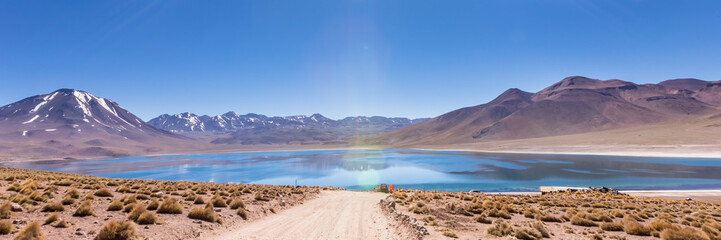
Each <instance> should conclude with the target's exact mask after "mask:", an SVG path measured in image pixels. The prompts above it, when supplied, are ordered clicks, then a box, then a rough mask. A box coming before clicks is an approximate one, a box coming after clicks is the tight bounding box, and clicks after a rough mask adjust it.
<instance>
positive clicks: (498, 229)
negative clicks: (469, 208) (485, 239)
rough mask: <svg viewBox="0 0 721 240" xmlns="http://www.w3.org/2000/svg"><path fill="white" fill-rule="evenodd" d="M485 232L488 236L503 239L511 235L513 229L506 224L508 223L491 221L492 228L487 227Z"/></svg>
mask: <svg viewBox="0 0 721 240" xmlns="http://www.w3.org/2000/svg"><path fill="white" fill-rule="evenodd" d="M487 232H488V234H490V235H493V236H496V237H503V236H507V235H511V234H512V233H513V228H512V227H511V225H510V224H508V222H506V221H503V220H500V219H499V220H496V221H493V226H491V227H489V228H488V230H487Z"/></svg>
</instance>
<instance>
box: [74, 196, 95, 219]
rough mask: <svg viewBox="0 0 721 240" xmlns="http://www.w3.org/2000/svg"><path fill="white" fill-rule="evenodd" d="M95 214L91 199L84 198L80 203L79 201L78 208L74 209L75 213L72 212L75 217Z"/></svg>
mask: <svg viewBox="0 0 721 240" xmlns="http://www.w3.org/2000/svg"><path fill="white" fill-rule="evenodd" d="M91 215H92V216H95V212H94V211H93V201H92V200H85V201H83V202H82V203H80V206H78V209H77V210H75V213H73V216H76V217H85V216H91Z"/></svg>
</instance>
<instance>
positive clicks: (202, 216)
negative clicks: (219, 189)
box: [188, 206, 223, 223]
mask: <svg viewBox="0 0 721 240" xmlns="http://www.w3.org/2000/svg"><path fill="white" fill-rule="evenodd" d="M188 217H189V218H191V219H198V220H203V221H207V222H217V223H223V220H222V219H220V218H219V217H218V216H217V215H216V214H215V210H214V209H213V207H212V206H208V207H205V208H193V209H191V210H190V213H188Z"/></svg>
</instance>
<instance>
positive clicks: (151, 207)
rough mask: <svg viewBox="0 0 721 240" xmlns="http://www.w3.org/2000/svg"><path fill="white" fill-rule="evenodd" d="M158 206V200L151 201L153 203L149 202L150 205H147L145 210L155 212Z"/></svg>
mask: <svg viewBox="0 0 721 240" xmlns="http://www.w3.org/2000/svg"><path fill="white" fill-rule="evenodd" d="M158 205H160V203H159V202H158V199H153V201H151V202H150V204H148V208H147V209H148V210H157V209H158Z"/></svg>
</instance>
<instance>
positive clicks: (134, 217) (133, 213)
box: [128, 203, 148, 222]
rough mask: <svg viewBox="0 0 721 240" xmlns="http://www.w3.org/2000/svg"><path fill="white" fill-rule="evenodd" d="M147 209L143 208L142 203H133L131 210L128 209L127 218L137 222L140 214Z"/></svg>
mask: <svg viewBox="0 0 721 240" xmlns="http://www.w3.org/2000/svg"><path fill="white" fill-rule="evenodd" d="M147 211H148V210H145V206H143V204H142V203H138V204H135V207H133V210H132V211H130V213H129V214H128V219H130V220H133V221H136V222H137V221H138V218H139V217H140V215H142V214H143V213H146V212H147Z"/></svg>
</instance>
